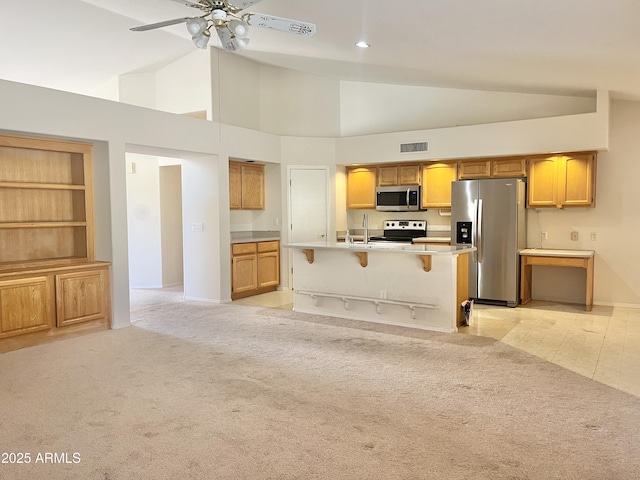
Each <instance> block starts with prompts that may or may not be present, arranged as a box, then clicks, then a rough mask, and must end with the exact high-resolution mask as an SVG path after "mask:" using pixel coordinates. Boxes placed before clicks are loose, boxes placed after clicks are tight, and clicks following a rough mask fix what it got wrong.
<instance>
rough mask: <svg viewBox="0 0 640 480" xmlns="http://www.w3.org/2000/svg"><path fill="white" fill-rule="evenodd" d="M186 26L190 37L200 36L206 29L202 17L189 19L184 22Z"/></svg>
mask: <svg viewBox="0 0 640 480" xmlns="http://www.w3.org/2000/svg"><path fill="white" fill-rule="evenodd" d="M186 25H187V31H188V32H189V33H190V34H191V36H192V37H195V36H198V35H201V34H202V32H204V31H205V30H206V29H207V21H206V20H205V19H204V18H202V17H194V18H190V19H188V20H187V21H186Z"/></svg>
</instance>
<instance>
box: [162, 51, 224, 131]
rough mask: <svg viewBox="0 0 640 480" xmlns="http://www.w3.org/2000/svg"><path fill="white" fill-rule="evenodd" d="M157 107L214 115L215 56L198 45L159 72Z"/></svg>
mask: <svg viewBox="0 0 640 480" xmlns="http://www.w3.org/2000/svg"><path fill="white" fill-rule="evenodd" d="M155 91H156V108H157V109H158V110H162V111H165V112H171V113H189V112H199V111H203V110H204V111H206V112H207V118H209V119H211V118H212V117H211V105H212V98H211V57H210V53H209V51H208V50H201V49H199V48H196V49H194V50H193V52H191V53H190V54H189V55H186V56H185V57H183V58H181V59H179V60H177V61H175V62H173V63H171V64H170V65H167V66H166V67H164V68H162V69H160V70H159V71H158V72H157V73H156V85H155Z"/></svg>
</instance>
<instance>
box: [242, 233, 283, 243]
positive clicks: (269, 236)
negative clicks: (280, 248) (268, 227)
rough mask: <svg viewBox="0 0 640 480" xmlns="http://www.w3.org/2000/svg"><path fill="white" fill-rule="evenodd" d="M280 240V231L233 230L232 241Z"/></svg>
mask: <svg viewBox="0 0 640 480" xmlns="http://www.w3.org/2000/svg"><path fill="white" fill-rule="evenodd" d="M273 240H280V232H269V231H253V232H231V243H232V244H234V243H251V242H270V241H273Z"/></svg>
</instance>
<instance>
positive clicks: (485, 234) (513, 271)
mask: <svg viewBox="0 0 640 480" xmlns="http://www.w3.org/2000/svg"><path fill="white" fill-rule="evenodd" d="M525 186H526V184H525V182H524V181H523V180H522V179H519V178H488V179H482V180H460V181H457V182H452V184H451V244H452V245H473V246H474V247H476V248H477V250H476V251H475V252H474V253H473V254H471V256H470V261H469V298H473V299H475V300H476V301H477V302H478V303H496V304H506V305H508V306H510V307H515V306H517V305H518V303H519V296H520V291H519V290H520V288H519V286H520V254H519V252H520V250H522V249H524V248H526V242H527V234H526V228H527V227H526V209H525Z"/></svg>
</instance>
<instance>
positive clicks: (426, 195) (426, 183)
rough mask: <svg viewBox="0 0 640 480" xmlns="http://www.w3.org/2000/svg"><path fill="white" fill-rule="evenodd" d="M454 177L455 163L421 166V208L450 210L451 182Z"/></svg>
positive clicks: (455, 173)
mask: <svg viewBox="0 0 640 480" xmlns="http://www.w3.org/2000/svg"><path fill="white" fill-rule="evenodd" d="M456 177H457V163H456V162H439V163H432V164H427V165H423V167H422V205H421V206H422V208H451V182H453V181H455V180H456Z"/></svg>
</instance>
